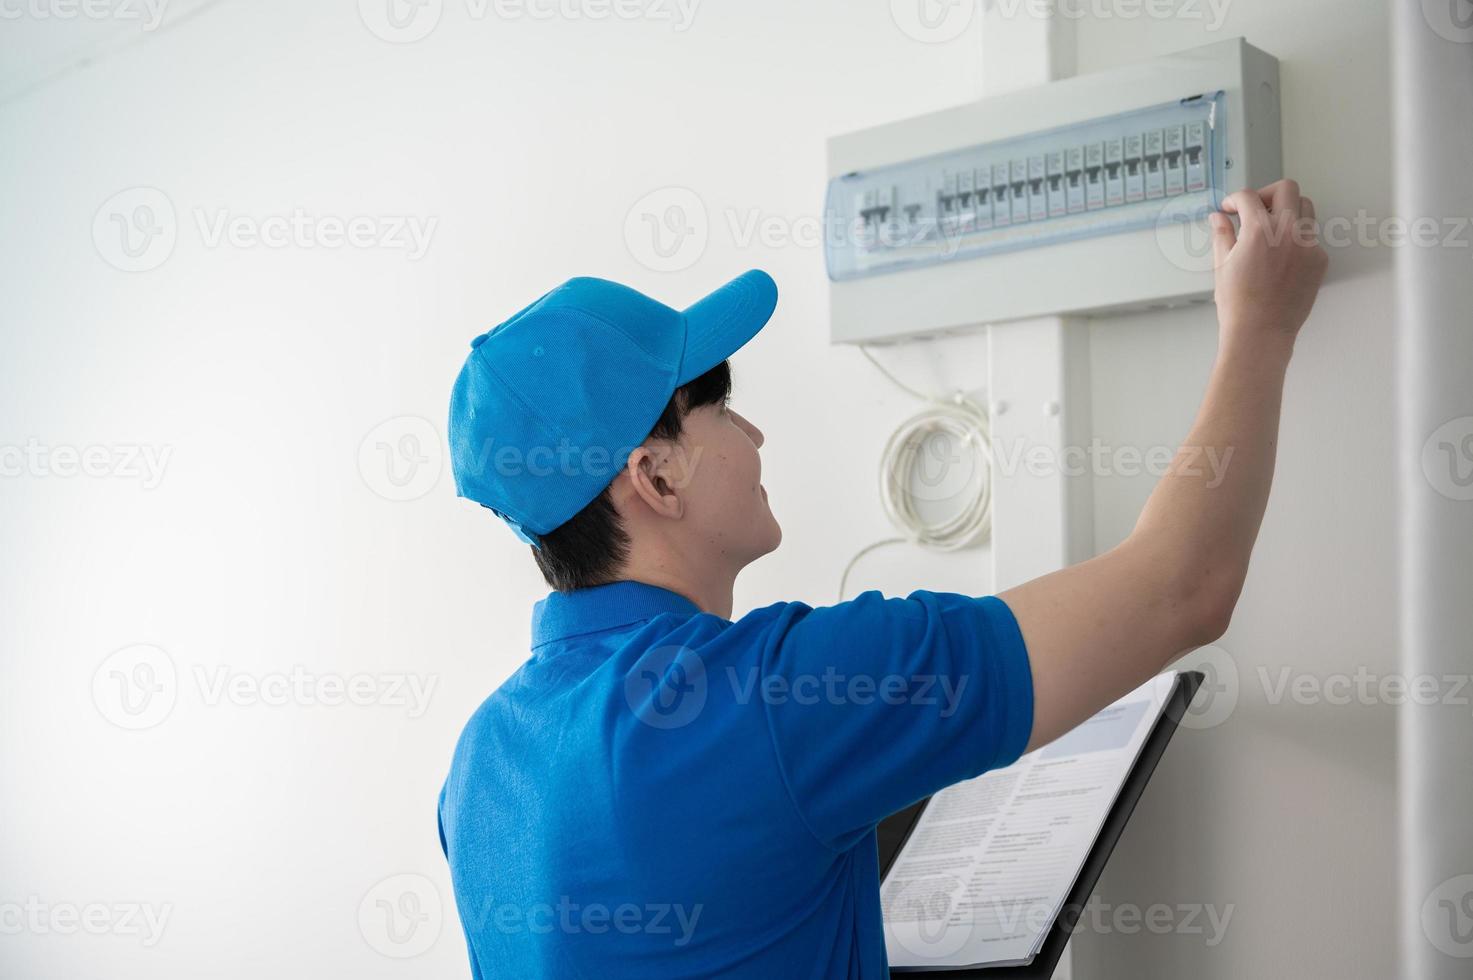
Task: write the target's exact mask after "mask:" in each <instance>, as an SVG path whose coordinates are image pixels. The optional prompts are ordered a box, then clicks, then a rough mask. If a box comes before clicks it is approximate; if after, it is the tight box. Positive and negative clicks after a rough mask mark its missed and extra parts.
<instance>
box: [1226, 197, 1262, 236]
mask: <svg viewBox="0 0 1473 980" xmlns="http://www.w3.org/2000/svg"><path fill="white" fill-rule="evenodd" d="M1222 209H1223V210H1224V211H1226V212H1227V213H1228V214H1236V215H1237V216H1238V217H1239V218H1241V219H1242V221H1243V230H1244V231H1247V230H1248V229H1249V228H1256V227H1258V226H1260V225H1262V224H1263V223H1264V222H1266V221H1267V220H1268V208H1266V207H1265V206H1264V203H1263V198H1262V197H1260V196H1259V193H1258V191H1250V190H1241V191H1234V192H1233V193H1231V194H1229V195H1228V196H1227V200H1225V201H1223V202H1222Z"/></svg>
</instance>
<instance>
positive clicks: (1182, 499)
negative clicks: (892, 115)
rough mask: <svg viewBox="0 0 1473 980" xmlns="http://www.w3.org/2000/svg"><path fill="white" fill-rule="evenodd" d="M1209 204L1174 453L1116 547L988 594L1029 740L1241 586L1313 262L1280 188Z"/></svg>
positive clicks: (1305, 226) (1077, 717)
mask: <svg viewBox="0 0 1473 980" xmlns="http://www.w3.org/2000/svg"><path fill="white" fill-rule="evenodd" d="M1223 210H1224V212H1226V214H1223V213H1219V214H1214V215H1213V216H1212V230H1213V242H1212V244H1213V251H1214V256H1215V260H1216V264H1217V270H1216V285H1217V290H1216V299H1217V312H1218V319H1219V321H1220V324H1221V327H1222V330H1221V334H1220V338H1221V339H1220V342H1219V346H1218V358H1217V363H1216V364H1215V365H1214V367H1213V370H1212V377H1211V379H1210V381H1209V382H1208V385H1207V394H1206V397H1205V398H1203V400H1202V407H1201V409H1200V410H1199V411H1198V413H1197V420H1196V422H1195V423H1194V424H1193V426H1192V429H1191V432H1190V433H1189V434H1188V436H1187V440H1186V443H1185V445H1184V447H1183V448H1182V450H1181V451H1180V452H1178V453H1177V455H1176V457H1175V459H1174V460H1173V461H1172V465H1171V466H1170V467H1169V468H1168V470H1167V473H1166V475H1165V476H1163V477H1162V478H1161V482H1160V483H1159V484H1158V486H1157V487H1156V490H1155V491H1154V492H1153V493H1152V494H1151V498H1150V500H1149V501H1147V503H1146V507H1145V509H1144V510H1143V511H1142V513H1141V516H1140V519H1139V521H1138V522H1137V523H1136V527H1135V530H1134V531H1133V532H1132V533H1131V535H1130V536H1129V537H1128V538H1126V540H1125V541H1123V542H1121V543H1120V544H1119V545H1117V546H1116V547H1114V548H1111V549H1110V550H1109V551H1107V552H1106V553H1105V554H1103V555H1100V556H1099V557H1097V558H1091V559H1090V560H1089V561H1086V562H1081V563H1080V564H1078V565H1073V566H1070V567H1069V568H1065V569H1061V570H1059V571H1057V572H1054V573H1053V574H1051V575H1045V576H1043V577H1042V578H1038V579H1034V580H1033V581H1031V582H1024V583H1023V584H1022V585H1020V586H1017V587H1015V588H1012V589H1008V590H1007V591H1006V592H1004V593H1002V598H1003V600H1004V601H1005V602H1006V603H1007V604H1008V606H1009V608H1011V609H1012V610H1013V614H1014V616H1015V617H1017V620H1018V625H1019V628H1020V629H1021V630H1022V632H1023V639H1024V641H1025V642H1026V644H1027V646H1028V657H1029V663H1030V664H1031V665H1032V668H1033V693H1034V712H1033V735H1032V738H1031V739H1030V740H1029V745H1030V746H1032V747H1036V746H1039V745H1042V744H1044V743H1046V742H1048V741H1050V740H1052V739H1054V738H1057V737H1058V736H1059V735H1061V734H1063V733H1064V732H1066V731H1068V730H1069V729H1070V728H1073V727H1074V726H1075V725H1077V724H1079V723H1080V722H1081V721H1084V720H1085V719H1086V718H1088V717H1089V716H1090V715H1092V714H1094V713H1095V712H1096V711H1098V710H1099V709H1100V708H1102V707H1104V706H1105V705H1107V704H1109V703H1110V702H1111V701H1114V700H1115V699H1116V698H1118V697H1120V696H1121V695H1122V694H1125V693H1126V692H1127V691H1129V690H1131V689H1132V688H1134V687H1137V686H1138V685H1140V684H1141V683H1143V682H1144V681H1145V680H1147V679H1148V678H1149V677H1151V675H1153V674H1155V673H1157V672H1158V671H1160V670H1161V668H1162V667H1164V666H1165V665H1166V664H1168V663H1170V662H1171V661H1172V660H1174V659H1175V658H1176V657H1178V656H1180V655H1181V654H1183V653H1185V652H1186V651H1187V650H1190V649H1192V648H1193V647H1197V646H1201V645H1202V644H1204V643H1210V642H1211V641H1212V640H1215V639H1216V638H1217V637H1219V636H1221V635H1222V633H1223V631H1224V630H1226V629H1227V624H1228V619H1229V618H1230V617H1231V616H1232V611H1233V606H1234V604H1235V603H1236V602H1237V598H1238V594H1239V592H1241V591H1242V588H1243V580H1244V577H1245V576H1246V575H1247V572H1248V557H1249V555H1250V554H1251V553H1252V551H1253V542H1254V540H1255V539H1256V538H1257V537H1258V528H1259V525H1260V524H1261V523H1262V521H1263V511H1264V507H1265V506H1266V505H1267V503H1268V491H1269V485H1270V483H1272V481H1273V473H1274V455H1275V453H1276V451H1277V449H1278V438H1279V407H1280V405H1281V403H1282V401H1283V393H1284V374H1285V371H1286V369H1287V368H1288V365H1289V355H1290V353H1291V352H1292V350H1293V347H1294V337H1295V335H1296V334H1297V333H1298V331H1299V327H1300V326H1301V325H1302V324H1303V323H1304V320H1305V318H1306V317H1307V316H1309V311H1310V308H1311V307H1312V306H1313V305H1314V298H1315V295H1316V294H1317V293H1318V292H1319V285H1320V281H1321V279H1322V278H1323V276H1324V272H1325V265H1326V263H1327V262H1328V258H1327V257H1326V255H1325V253H1324V250H1323V249H1322V248H1321V247H1320V246H1319V243H1318V241H1317V239H1316V236H1315V234H1314V228H1313V223H1314V202H1312V201H1311V200H1310V199H1309V198H1307V197H1301V195H1300V193H1299V185H1298V184H1296V183H1294V182H1293V181H1288V180H1285V181H1279V182H1278V183H1276V184H1273V185H1271V186H1269V187H1266V188H1263V189H1262V190H1260V191H1239V192H1237V193H1235V194H1233V195H1232V196H1231V197H1229V198H1228V199H1227V200H1226V201H1225V202H1224V203H1223ZM1227 214H1237V215H1238V216H1239V217H1240V219H1241V221H1242V232H1241V235H1239V234H1238V233H1236V232H1235V231H1234V229H1233V225H1232V222H1231V221H1230V220H1229V219H1228V217H1227Z"/></svg>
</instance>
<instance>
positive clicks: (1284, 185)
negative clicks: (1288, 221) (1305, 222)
mask: <svg viewBox="0 0 1473 980" xmlns="http://www.w3.org/2000/svg"><path fill="white" fill-rule="evenodd" d="M1259 193H1260V194H1261V195H1262V198H1263V203H1264V204H1266V205H1268V207H1269V209H1270V210H1271V211H1275V212H1281V213H1287V214H1288V215H1289V217H1291V218H1298V217H1299V216H1300V211H1299V206H1300V202H1301V200H1302V198H1301V197H1300V194H1299V183H1298V182H1297V181H1293V180H1280V181H1275V182H1274V183H1272V184H1269V185H1268V186H1267V187H1265V188H1263V189H1262V190H1261V191H1260V192H1259Z"/></svg>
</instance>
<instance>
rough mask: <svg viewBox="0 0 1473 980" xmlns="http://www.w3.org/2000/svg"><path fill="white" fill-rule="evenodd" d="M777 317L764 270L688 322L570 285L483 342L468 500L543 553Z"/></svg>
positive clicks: (469, 445)
mask: <svg viewBox="0 0 1473 980" xmlns="http://www.w3.org/2000/svg"><path fill="white" fill-rule="evenodd" d="M776 306H777V284H776V283H774V282H773V281H772V277H771V276H769V275H768V274H767V273H765V272H763V271H761V270H760V269H753V270H751V271H750V272H745V273H743V274H742V275H740V276H738V277H737V278H735V279H733V280H732V281H731V282H729V283H727V284H726V285H725V286H722V287H721V288H720V289H718V290H716V291H715V292H714V293H711V294H710V295H709V296H707V297H706V298H705V299H702V300H701V301H700V302H698V303H696V304H695V305H694V306H691V307H688V308H687V309H685V310H683V311H682V310H675V309H672V308H671V307H669V306H666V305H665V304H664V303H660V302H658V301H656V300H653V299H651V298H650V297H648V296H645V295H644V294H643V293H640V292H638V291H637V290H634V289H630V288H629V287H628V286H624V285H620V284H619V283H617V282H609V281H608V280H606V279H591V278H578V279H569V280H568V281H567V282H565V283H563V284H562V285H561V286H558V287H557V288H556V289H554V290H552V291H551V292H549V293H547V294H546V295H545V296H543V297H542V298H541V299H539V300H537V301H536V302H535V303H533V304H532V305H531V306H528V307H527V308H526V309H524V310H522V311H521V312H519V313H517V314H516V315H515V316H513V317H512V318H511V319H509V320H507V321H506V322H505V323H502V324H501V325H499V326H497V327H494V328H492V329H491V330H489V331H487V332H486V333H483V334H481V335H480V336H479V337H477V338H476V339H475V340H472V341H471V352H470V354H469V355H468V356H467V357H466V360H465V366H464V367H462V368H461V369H460V375H459V376H458V377H457V378H456V379H455V388H454V390H453V391H452V392H451V394H450V426H449V431H450V466H451V469H452V470H453V471H454V473H455V489H456V492H457V493H459V495H460V496H462V497H465V498H467V499H470V500H474V501H475V502H476V503H478V504H481V505H482V506H483V507H488V508H490V509H491V510H492V511H494V512H495V513H496V515H497V516H498V517H500V518H501V519H502V520H504V521H505V522H506V523H507V524H508V525H510V526H511V529H512V530H513V531H515V532H516V534H517V536H518V537H520V538H521V539H522V540H523V541H526V542H527V543H528V544H531V545H533V546H534V547H541V543H540V541H539V537H538V536H539V535H543V534H546V533H548V532H549V531H552V530H553V529H554V528H557V527H559V526H561V525H562V524H563V523H565V522H566V521H568V520H569V519H570V518H572V517H573V516H574V515H576V514H577V513H578V512H579V511H581V510H582V509H583V508H584V507H586V506H588V504H589V503H590V502H592V501H593V499H594V498H595V497H597V496H598V495H599V494H600V493H602V492H603V490H604V488H605V487H607V486H608V485H609V484H610V483H612V482H613V481H614V477H616V476H618V475H619V471H620V470H622V469H623V468H624V464H625V463H627V462H628V460H629V454H630V453H631V452H633V451H634V450H635V449H636V448H638V447H639V446H640V445H641V444H642V443H643V442H644V440H645V439H646V438H648V436H649V434H650V430H651V429H653V428H654V426H655V423H656V422H657V421H659V419H660V414H661V413H662V412H664V410H665V406H666V405H667V404H669V402H670V397H671V396H672V395H673V394H674V393H675V389H677V388H679V387H680V386H681V385H683V384H686V383H687V382H689V381H692V380H694V379H695V378H698V377H700V376H701V375H702V374H705V373H706V372H707V371H709V370H711V369H712V368H713V367H715V366H716V365H718V364H720V363H721V362H722V361H724V360H726V359H727V358H728V357H730V356H731V355H732V354H734V353H736V351H737V350H738V349H739V348H740V347H741V346H742V345H743V344H745V343H746V342H747V341H749V340H751V339H752V338H753V337H754V336H756V334H757V331H759V330H761V329H762V327H763V325H765V324H766V323H767V321H768V319H769V318H770V317H771V316H772V311H773V309H774V308H775V307H776Z"/></svg>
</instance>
